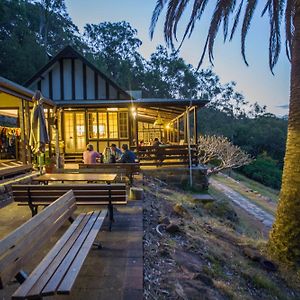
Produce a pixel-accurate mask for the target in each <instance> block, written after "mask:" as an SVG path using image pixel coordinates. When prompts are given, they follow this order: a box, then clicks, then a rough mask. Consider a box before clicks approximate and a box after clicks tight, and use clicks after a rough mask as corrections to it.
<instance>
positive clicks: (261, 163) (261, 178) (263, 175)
mask: <svg viewBox="0 0 300 300" xmlns="http://www.w3.org/2000/svg"><path fill="white" fill-rule="evenodd" d="M241 172H242V173H243V174H245V175H246V176H247V177H249V178H252V179H254V180H256V181H258V182H261V183H262V184H264V185H267V186H270V187H273V188H275V189H280V186H281V176H282V170H281V169H280V168H279V167H278V165H277V162H276V161H275V160H274V159H272V158H271V157H270V156H268V155H267V154H266V153H263V154H260V155H259V156H258V157H257V159H256V160H255V161H254V162H253V163H251V164H250V165H247V166H244V167H242V168H241Z"/></svg>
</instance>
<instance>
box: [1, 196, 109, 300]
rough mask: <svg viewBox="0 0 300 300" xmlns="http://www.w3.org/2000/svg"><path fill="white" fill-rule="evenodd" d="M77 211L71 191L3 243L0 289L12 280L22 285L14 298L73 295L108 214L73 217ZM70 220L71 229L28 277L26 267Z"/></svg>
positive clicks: (102, 212)
mask: <svg viewBox="0 0 300 300" xmlns="http://www.w3.org/2000/svg"><path fill="white" fill-rule="evenodd" d="M76 208H77V206H76V201H75V196H74V193H73V191H72V190H69V191H68V192H66V193H64V194H63V195H62V196H61V197H59V198H58V199H56V200H55V201H54V202H52V203H51V204H50V205H49V206H47V207H46V208H45V209H44V210H43V211H42V212H41V213H39V214H37V215H35V216H34V217H33V218H31V219H30V220H28V221H27V222H25V223H24V224H23V225H22V226H20V227H18V228H17V229H15V230H14V231H13V232H12V233H10V234H9V235H8V236H6V237H5V238H4V239H2V240H1V241H0V288H4V286H5V285H6V284H7V283H8V282H9V281H10V280H11V279H12V278H13V277H15V278H16V279H17V280H18V281H19V283H21V286H20V287H19V288H18V289H17V290H16V291H15V293H14V294H13V296H12V299H41V298H42V297H43V296H49V295H55V294H70V292H71V289H72V287H73V285H74V282H75V280H76V277H77V275H78V274H79V271H80V269H81V267H82V265H83V263H84V260H85V258H86V257H87V255H88V253H89V250H90V248H91V247H92V245H93V242H94V240H95V239H96V236H97V234H98V232H99V230H100V228H101V226H102V224H103V221H104V218H105V216H106V215H107V210H106V209H104V210H102V211H101V212H100V211H97V212H94V211H93V212H90V213H82V214H80V215H79V216H78V217H77V218H74V212H75V210H76ZM70 219H72V220H73V222H72V224H71V226H70V227H69V228H68V229H67V231H66V232H65V233H64V234H63V235H62V237H61V238H60V239H59V240H58V241H57V242H56V244H55V245H54V246H53V248H52V249H51V250H50V251H49V252H48V254H47V255H46V256H45V258H44V259H43V260H42V261H41V262H40V263H39V264H38V266H37V267H36V268H35V269H34V270H33V272H32V273H31V274H30V275H29V276H27V275H26V273H25V272H24V271H23V268H24V266H25V265H28V264H29V263H31V262H32V258H33V257H34V256H35V254H37V253H39V252H40V250H41V248H42V246H44V245H45V243H46V242H47V241H49V239H50V237H51V236H52V235H53V234H54V233H55V232H56V231H57V230H58V229H59V228H60V227H62V226H63V224H64V223H65V222H66V221H67V220H70Z"/></svg>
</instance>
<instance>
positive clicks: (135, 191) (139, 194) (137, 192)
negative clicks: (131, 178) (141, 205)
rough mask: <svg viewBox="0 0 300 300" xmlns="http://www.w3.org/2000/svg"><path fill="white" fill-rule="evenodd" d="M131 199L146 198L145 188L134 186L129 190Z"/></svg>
mask: <svg viewBox="0 0 300 300" xmlns="http://www.w3.org/2000/svg"><path fill="white" fill-rule="evenodd" d="M129 199H130V200H143V199H144V190H143V189H141V188H136V187H132V188H130V191H129Z"/></svg>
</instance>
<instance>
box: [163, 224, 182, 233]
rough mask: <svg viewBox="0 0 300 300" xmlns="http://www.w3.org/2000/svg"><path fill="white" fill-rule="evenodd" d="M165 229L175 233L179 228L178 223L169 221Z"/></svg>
mask: <svg viewBox="0 0 300 300" xmlns="http://www.w3.org/2000/svg"><path fill="white" fill-rule="evenodd" d="M166 231H167V232H169V233H176V232H179V231H180V229H179V226H178V225H176V224H174V223H171V224H169V225H168V226H167V227H166Z"/></svg>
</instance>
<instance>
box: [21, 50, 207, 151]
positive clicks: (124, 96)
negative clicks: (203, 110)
mask: <svg viewBox="0 0 300 300" xmlns="http://www.w3.org/2000/svg"><path fill="white" fill-rule="evenodd" d="M26 86H27V87H28V88H30V89H31V90H36V89H39V90H41V92H42V94H43V95H44V96H45V97H47V98H50V99H52V100H53V101H54V102H55V104H56V105H57V107H58V108H59V110H58V111H59V115H58V126H59V132H60V137H59V138H60V140H62V141H64V152H65V154H66V155H68V154H69V155H71V154H81V153H82V152H83V151H84V150H85V147H86V144H88V143H90V144H93V145H94V148H95V149H96V150H97V151H99V152H102V151H103V149H105V147H107V146H109V145H110V144H111V143H115V144H117V145H119V146H121V144H123V143H126V144H129V145H130V146H132V147H134V146H136V145H137V142H138V141H140V140H144V142H145V144H146V145H147V144H149V143H151V141H152V140H153V139H154V138H155V137H158V138H159V139H160V140H162V141H164V142H169V143H178V144H180V143H181V144H184V143H186V142H187V124H188V123H189V124H190V132H191V133H190V138H191V141H192V142H196V141H197V137H198V132H197V109H198V108H200V107H202V106H204V105H205V104H206V103H207V101H206V100H201V99H178V100H177V99H176V100H174V99H145V98H134V97H133V96H131V93H130V92H127V91H125V90H124V89H122V88H121V87H120V86H119V85H118V84H117V83H116V82H114V81H113V80H112V79H110V78H108V77H107V76H106V75H105V74H103V73H102V72H101V71H100V70H99V69H98V68H97V67H95V66H94V65H93V64H92V63H90V62H89V61H88V60H87V59H86V58H85V57H84V56H82V55H81V54H80V53H78V52H77V51H76V50H74V49H73V48H72V47H70V46H67V47H66V48H64V49H63V50H62V51H61V52H59V53H58V54H57V55H56V56H55V57H54V58H53V59H51V60H50V61H49V62H48V63H47V64H46V65H45V66H44V67H43V68H42V69H41V70H40V71H38V72H37V73H36V74H35V75H34V76H33V77H32V78H31V79H30V80H29V81H28V82H27V83H26ZM187 118H189V122H188V120H187Z"/></svg>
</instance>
